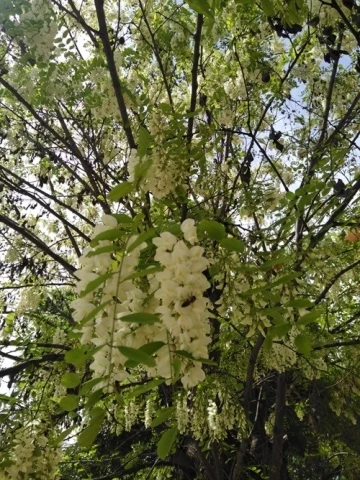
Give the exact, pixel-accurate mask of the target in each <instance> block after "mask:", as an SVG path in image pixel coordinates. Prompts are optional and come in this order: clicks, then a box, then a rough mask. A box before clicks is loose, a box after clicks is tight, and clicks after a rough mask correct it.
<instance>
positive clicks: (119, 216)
mask: <svg viewBox="0 0 360 480" xmlns="http://www.w3.org/2000/svg"><path fill="white" fill-rule="evenodd" d="M111 216H112V217H114V218H116V220H117V222H118V223H133V219H132V218H131V217H130V216H129V215H126V213H112V214H111Z"/></svg>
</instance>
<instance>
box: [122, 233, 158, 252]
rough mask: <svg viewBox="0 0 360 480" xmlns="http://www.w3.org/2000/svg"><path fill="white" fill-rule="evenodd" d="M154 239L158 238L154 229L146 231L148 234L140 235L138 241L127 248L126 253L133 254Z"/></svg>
mask: <svg viewBox="0 0 360 480" xmlns="http://www.w3.org/2000/svg"><path fill="white" fill-rule="evenodd" d="M153 237H156V232H155V230H154V229H150V230H146V232H143V233H140V235H139V236H138V237H137V239H136V240H135V241H134V242H133V243H131V244H130V245H128V246H127V247H126V251H127V252H128V253H130V252H132V251H133V250H134V249H135V248H136V247H138V246H139V245H141V244H142V243H143V242H146V241H147V240H149V239H150V238H153Z"/></svg>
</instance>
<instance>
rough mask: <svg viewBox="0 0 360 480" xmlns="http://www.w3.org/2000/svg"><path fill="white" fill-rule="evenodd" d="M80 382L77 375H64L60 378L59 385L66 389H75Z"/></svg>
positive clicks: (79, 377)
mask: <svg viewBox="0 0 360 480" xmlns="http://www.w3.org/2000/svg"><path fill="white" fill-rule="evenodd" d="M80 382H81V376H80V375H79V374H78V373H70V372H68V373H64V375H63V376H62V377H61V384H62V385H64V387H66V388H75V387H77V386H78V385H79V383H80Z"/></svg>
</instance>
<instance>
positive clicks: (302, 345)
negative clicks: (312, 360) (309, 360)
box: [294, 334, 311, 356]
mask: <svg viewBox="0 0 360 480" xmlns="http://www.w3.org/2000/svg"><path fill="white" fill-rule="evenodd" d="M294 345H295V347H296V350H297V351H298V352H299V353H302V354H303V355H306V356H309V355H310V353H311V337H310V336H309V335H303V334H300V335H297V336H296V337H295V340H294Z"/></svg>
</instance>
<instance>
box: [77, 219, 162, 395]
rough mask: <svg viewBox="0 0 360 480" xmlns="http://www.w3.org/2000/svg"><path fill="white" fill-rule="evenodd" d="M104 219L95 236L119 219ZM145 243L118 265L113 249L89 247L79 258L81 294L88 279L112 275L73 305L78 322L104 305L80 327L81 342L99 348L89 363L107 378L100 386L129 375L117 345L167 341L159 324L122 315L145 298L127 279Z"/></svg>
mask: <svg viewBox="0 0 360 480" xmlns="http://www.w3.org/2000/svg"><path fill="white" fill-rule="evenodd" d="M102 221H103V223H102V225H97V226H96V227H95V230H94V233H93V238H94V237H96V236H97V235H99V234H100V233H102V232H105V231H107V230H111V229H114V228H116V227H117V221H116V219H115V218H114V217H113V216H111V215H104V216H103V217H102ZM135 240H136V237H131V238H130V239H129V240H128V242H127V246H131V244H132V243H133V242H134V241H135ZM111 244H112V243H111V241H110V240H101V241H100V242H99V247H100V248H102V247H107V246H111ZM145 246H146V244H145V243H142V244H141V245H139V246H138V247H136V248H134V249H133V250H132V251H131V252H130V253H126V254H125V255H123V257H122V258H121V260H120V262H119V263H116V262H115V266H113V264H114V259H113V258H112V257H111V253H112V252H111V251H110V252H104V253H100V254H94V255H93V253H96V251H95V252H94V251H93V250H92V249H90V248H87V249H86V250H85V252H84V255H82V257H80V263H81V265H82V268H81V269H80V270H77V271H76V276H77V277H78V278H79V279H80V281H79V282H78V284H77V287H76V290H77V293H78V294H81V292H83V291H84V290H85V289H86V287H87V286H88V284H89V282H91V281H93V280H96V279H98V278H99V276H100V275H103V274H104V273H107V272H108V273H109V275H110V276H109V278H106V279H105V280H104V282H103V283H100V284H99V286H98V287H97V288H95V289H93V290H92V291H91V292H89V293H88V294H87V295H85V296H82V297H80V298H78V299H76V300H74V301H73V302H72V304H71V306H72V307H73V308H74V310H75V312H74V314H73V317H74V320H75V321H77V322H81V321H83V319H84V317H86V316H87V315H88V314H89V313H91V312H92V311H93V310H94V309H95V307H96V306H98V305H102V304H103V305H104V306H103V308H102V309H101V311H100V312H99V313H98V314H97V315H96V316H95V317H94V318H91V319H89V321H88V322H85V324H84V325H82V327H81V332H82V337H81V342H82V343H89V342H91V343H93V344H94V345H95V346H96V347H100V348H99V350H98V351H97V352H96V353H95V354H94V360H93V362H92V364H91V365H90V368H91V369H92V370H93V372H94V376H95V377H96V378H101V377H108V378H107V379H105V378H104V382H103V383H102V385H100V386H105V385H110V384H113V382H114V381H115V380H117V381H121V380H123V379H124V378H126V377H127V376H128V373H127V372H126V371H125V370H124V364H125V362H126V361H127V358H126V357H124V356H123V355H122V354H121V353H120V352H119V350H118V348H117V347H118V346H128V347H132V348H139V347H141V346H142V345H144V344H146V343H149V342H151V341H156V340H161V341H164V340H165V341H166V335H165V334H164V335H161V331H160V330H161V329H160V327H159V326H158V325H157V324H156V325H143V326H139V325H138V324H133V323H130V324H129V323H128V322H122V321H121V317H123V316H125V315H128V314H131V313H134V312H136V311H139V309H141V307H142V302H143V301H144V300H145V298H146V295H145V294H144V293H143V292H142V291H141V290H140V289H138V288H137V287H136V286H135V285H134V283H133V281H132V280H130V279H128V280H127V277H129V276H130V275H131V274H133V273H134V272H135V269H136V267H137V264H138V260H139V254H140V251H141V249H143V248H144V247H145ZM125 248H127V247H125ZM142 310H144V309H143V308H142ZM159 332H160V336H159V335H158V334H159Z"/></svg>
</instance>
